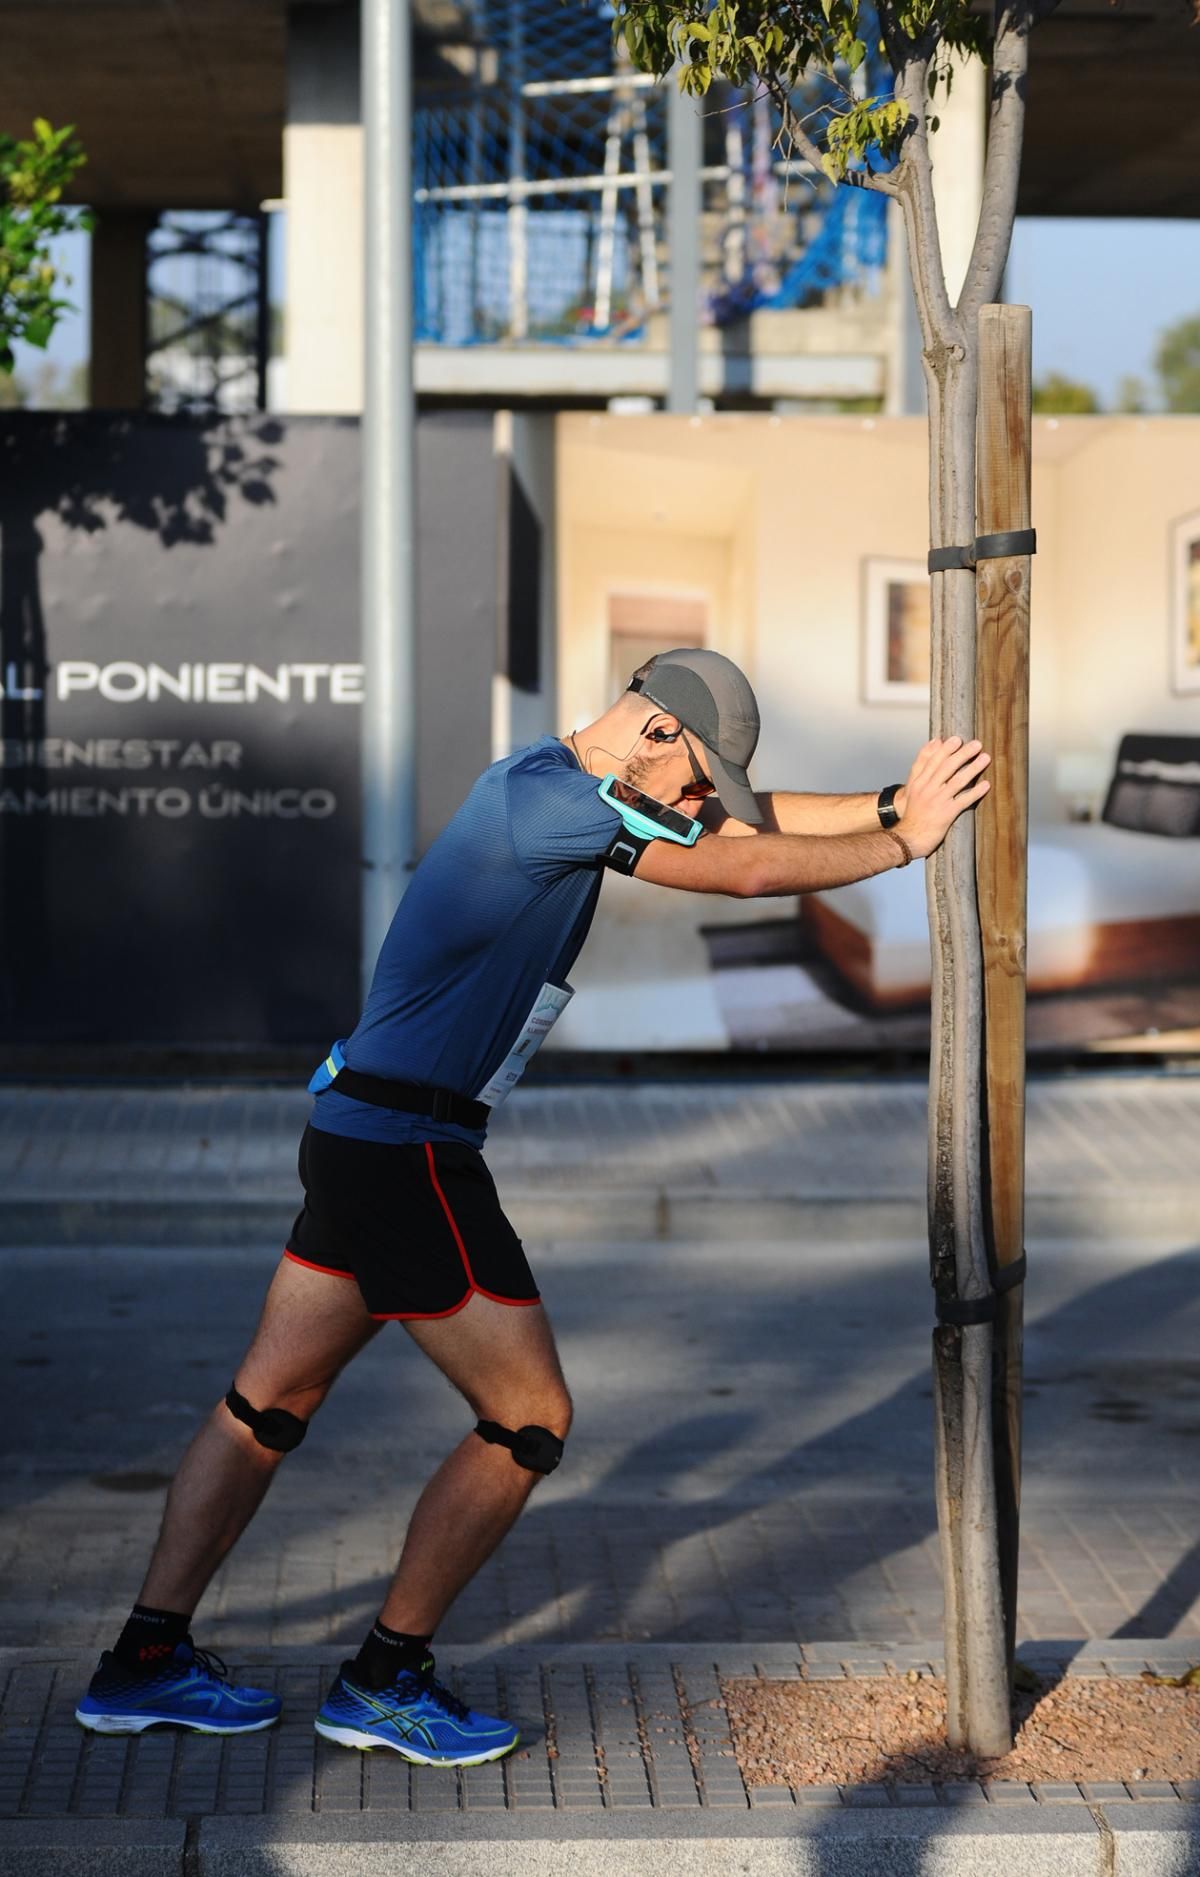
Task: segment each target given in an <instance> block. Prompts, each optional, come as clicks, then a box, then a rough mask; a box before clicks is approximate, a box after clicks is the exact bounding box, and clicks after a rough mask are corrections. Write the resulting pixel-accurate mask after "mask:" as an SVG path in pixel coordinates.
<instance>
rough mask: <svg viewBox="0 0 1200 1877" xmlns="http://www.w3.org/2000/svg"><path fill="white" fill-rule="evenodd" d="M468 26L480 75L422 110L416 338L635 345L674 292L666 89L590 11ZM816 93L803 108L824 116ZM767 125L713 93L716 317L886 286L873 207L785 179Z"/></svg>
mask: <svg viewBox="0 0 1200 1877" xmlns="http://www.w3.org/2000/svg"><path fill="white" fill-rule="evenodd" d="M472 25H473V30H474V35H475V69H474V71H473V72H472V73H470V74H469V75H467V76H465V77H464V80H463V83H462V85H461V87H458V86H455V88H454V89H453V90H452V91H449V92H448V91H447V90H446V89H445V88H444V87H443V88H441V89H439V92H438V93H437V95H436V97H430V98H428V99H426V100H424V101H422V100H421V99H420V98H419V99H418V107H417V110H416V121H415V126H414V152H413V156H414V162H413V169H414V188H415V191H416V201H415V205H414V248H415V252H414V281H415V321H416V334H417V337H418V338H419V339H422V340H425V341H433V342H436V343H441V344H446V345H471V344H479V343H488V342H496V341H499V340H514V339H515V340H522V341H526V340H532V341H541V342H555V341H557V342H560V343H562V342H571V343H581V342H586V341H588V340H597V339H602V340H605V341H607V342H611V341H613V340H614V339H618V340H620V339H626V340H628V339H637V338H639V337H641V336H642V334H643V333H644V331H645V326H646V321H647V320H648V319H649V318H652V317H653V316H654V315H655V314H656V313H661V312H662V311H664V310H665V308H666V306H667V303H668V299H669V292H670V263H669V255H667V253H666V252H665V228H664V217H665V210H666V185H665V183H664V182H663V181H662V180H660V177H661V173H662V172H663V171H664V170H665V169H666V167H667V161H668V157H667V147H666V93H665V89H664V87H663V86H649V85H647V84H646V83H645V82H644V80H642V79H641V77H640V75H638V74H635V73H633V72H632V70H631V69H630V68H628V67H620V68H619V67H618V66H617V63H616V54H615V53H614V48H613V41H612V14H611V10H610V8H609V7H608V6H607V4H604V5H601V4H596V0H590V3H589V4H588V5H585V6H579V5H563V4H562V0H476V4H475V6H474V8H473V18H472ZM870 78H871V74H869V73H868V80H870ZM614 79H615V80H617V81H618V82H617V83H616V84H613V83H611V82H603V83H602V84H601V85H600V86H594V87H592V88H588V87H587V85H586V84H584V85H580V82H579V81H589V80H592V81H595V80H599V81H612V80H614ZM666 82H667V83H673V82H674V81H673V80H668V81H666ZM571 87H574V88H571ZM543 88H546V89H543ZM827 95H829V94H828V92H825V93H823V92H822V89H821V87H820V86H819V85H813V86H809V87H807V88H806V91H805V95H804V97H803V100H802V101H801V102H802V108H803V109H804V111H805V112H806V113H807V112H811V111H813V110H814V109H818V108H819V107H820V104H821V103H822V101H823V96H827ZM778 128H779V120H778V117H777V114H776V113H775V112H774V110H773V109H772V108H771V106H770V105H769V104H768V103H767V101H766V100H763V99H760V100H755V99H752V98H750V97H748V96H746V95H743V94H738V93H734V92H732V91H730V90H729V89H728V88H725V89H724V90H723V91H721V93H720V94H719V95H718V94H717V93H716V92H714V93H710V96H709V99H708V100H707V103H706V119H705V149H704V163H705V168H706V171H707V172H708V174H707V175H706V178H705V182H704V208H705V241H704V262H703V266H704V317H705V318H706V319H707V320H708V321H709V322H711V323H715V324H718V325H723V324H726V323H728V322H729V321H731V320H733V319H737V318H742V317H744V316H745V315H746V314H747V313H748V312H751V311H753V310H755V309H756V308H758V307H798V306H804V305H807V304H809V303H811V302H812V301H813V300H814V299H817V298H819V297H820V296H821V295H822V294H825V293H828V292H829V291H831V290H832V289H834V288H846V287H853V288H859V289H861V290H863V291H868V292H869V291H872V290H874V288H875V287H876V286H877V284H878V279H879V274H880V270H881V268H882V266H883V262H884V258H885V250H886V220H885V214H884V209H885V204H884V202H883V201H882V199H881V198H880V197H878V196H876V195H873V194H870V193H869V192H863V191H860V190H846V189H842V190H833V189H832V188H831V187H830V186H829V185H828V183H826V182H825V181H824V180H823V179H819V178H813V177H812V176H811V174H805V173H803V171H802V166H800V165H799V164H792V165H791V166H790V167H789V166H788V165H787V164H786V163H785V161H784V158H785V155H786V153H785V152H784V151H783V150H781V149H780V147H779V145H778V139H777V132H778ZM606 175H607V176H608V177H609V178H610V180H609V181H608V183H607V185H606V183H605V177H606Z"/></svg>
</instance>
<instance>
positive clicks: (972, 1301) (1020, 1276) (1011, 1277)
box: [934, 1252, 1026, 1328]
mask: <svg viewBox="0 0 1200 1877" xmlns="http://www.w3.org/2000/svg"><path fill="white" fill-rule="evenodd" d="M1025 1271H1026V1258H1025V1253H1024V1252H1022V1253H1021V1255H1020V1257H1019V1258H1014V1259H1013V1261H1012V1263H1011V1264H1002V1265H1001V1266H1000V1269H999V1270H998V1271H997V1272H996V1275H995V1277H994V1278H993V1279H992V1288H991V1290H989V1291H986V1292H985V1293H984V1295H983V1296H982V1297H939V1296H937V1295H936V1294H935V1296H934V1313H935V1315H936V1317H937V1320H938V1322H939V1323H953V1324H956V1325H957V1326H958V1327H960V1328H965V1327H967V1326H968V1325H970V1324H973V1323H994V1322H995V1320H996V1317H997V1316H998V1315H999V1311H1000V1299H1001V1297H1002V1296H1003V1295H1004V1293H1005V1291H1009V1290H1015V1289H1016V1288H1017V1285H1018V1284H1023V1283H1024V1282H1025Z"/></svg>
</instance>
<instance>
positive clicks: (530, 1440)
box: [475, 1421, 563, 1473]
mask: <svg viewBox="0 0 1200 1877" xmlns="http://www.w3.org/2000/svg"><path fill="white" fill-rule="evenodd" d="M475 1432H476V1433H477V1434H478V1435H479V1437H480V1439H481V1440H486V1441H488V1442H489V1443H490V1445H491V1446H493V1447H507V1448H508V1450H509V1452H510V1453H511V1454H512V1457H513V1459H514V1460H515V1461H516V1463H517V1465H518V1466H523V1467H524V1468H525V1469H526V1471H527V1472H530V1473H553V1471H554V1469H555V1467H556V1466H557V1465H558V1463H559V1461H560V1460H561V1459H562V1457H563V1444H562V1441H561V1440H560V1439H559V1438H558V1435H557V1434H552V1433H551V1432H550V1429H549V1428H548V1427H519V1428H518V1429H517V1431H516V1433H515V1434H514V1433H513V1431H512V1429H511V1428H510V1427H501V1425H500V1423H499V1421H476V1423H475Z"/></svg>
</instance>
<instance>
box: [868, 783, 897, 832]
mask: <svg viewBox="0 0 1200 1877" xmlns="http://www.w3.org/2000/svg"><path fill="white" fill-rule="evenodd" d="M903 787H904V784H903V783H902V782H889V783H888V785H887V787H886V789H880V791H879V795H878V797H877V798H876V802H875V810H876V813H877V814H878V816H879V825H880V827H881V828H894V827H895V825H896V823H897V822H898V821H899V819H900V811H899V809H898V808H897V807H896V806H895V802H896V797H897V795H898V794H899V792H900V790H901V789H902V788H903Z"/></svg>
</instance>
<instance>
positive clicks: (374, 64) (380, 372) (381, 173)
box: [362, 0, 416, 997]
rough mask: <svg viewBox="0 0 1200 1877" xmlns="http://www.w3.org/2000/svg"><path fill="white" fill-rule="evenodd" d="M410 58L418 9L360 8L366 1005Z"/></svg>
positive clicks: (386, 808) (389, 818) (402, 379)
mask: <svg viewBox="0 0 1200 1877" xmlns="http://www.w3.org/2000/svg"><path fill="white" fill-rule="evenodd" d="M411 59H412V17H411V11H410V4H409V0H362V106H363V169H364V214H365V236H366V239H365V244H364V245H365V253H366V280H365V297H364V309H365V311H364V320H365V333H364V340H365V345H364V351H365V374H364V403H363V420H362V427H363V491H362V655H363V663H364V666H365V668H366V673H365V690H364V701H363V717H362V815H363V828H362V832H363V850H362V852H363V891H362V973H363V994H364V997H365V995H366V990H367V987H368V986H369V984H370V979H371V973H372V971H373V969H374V966H375V960H376V958H377V956H378V954H379V947H380V945H381V944H382V942H383V939H384V935H385V933H386V932H387V928H388V925H389V924H390V922H391V918H392V914H393V913H394V912H395V909H396V905H397V902H398V901H399V900H400V899H401V897H402V896H403V893H404V889H405V887H406V886H407V884H408V880H409V877H410V874H411V870H412V867H413V866H414V864H415V848H416V696H415V685H414V669H413V668H414V649H415V612H416V606H415V581H414V554H415V528H414V505H415V495H416V479H415V474H414V460H413V459H414V424H415V417H414V399H413V363H412V232H411V220H412V63H411Z"/></svg>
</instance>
